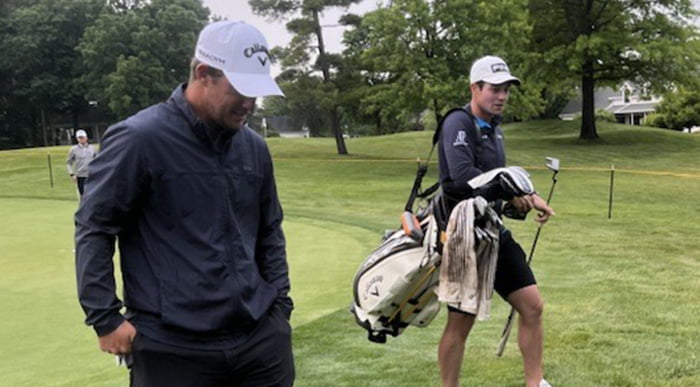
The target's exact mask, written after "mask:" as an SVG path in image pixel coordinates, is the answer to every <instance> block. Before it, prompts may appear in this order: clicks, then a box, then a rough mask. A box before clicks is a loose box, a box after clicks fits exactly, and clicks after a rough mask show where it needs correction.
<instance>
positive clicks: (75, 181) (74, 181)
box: [70, 175, 78, 183]
mask: <svg viewBox="0 0 700 387" xmlns="http://www.w3.org/2000/svg"><path fill="white" fill-rule="evenodd" d="M70 179H71V180H73V183H77V182H78V177H77V176H75V175H71V176H70Z"/></svg>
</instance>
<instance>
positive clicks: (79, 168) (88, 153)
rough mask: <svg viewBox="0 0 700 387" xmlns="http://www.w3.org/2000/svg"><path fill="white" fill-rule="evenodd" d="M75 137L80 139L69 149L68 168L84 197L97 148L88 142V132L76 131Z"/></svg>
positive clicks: (81, 195) (80, 193)
mask: <svg viewBox="0 0 700 387" xmlns="http://www.w3.org/2000/svg"><path fill="white" fill-rule="evenodd" d="M75 138H76V140H78V143H77V144H76V145H73V146H72V147H71V148H70V151H68V158H67V159H66V169H68V174H69V175H70V178H71V179H72V180H73V182H74V183H76V184H77V185H78V193H79V195H80V198H82V197H83V191H84V189H85V180H86V179H87V176H88V164H90V162H91V161H92V159H94V158H95V155H97V152H95V148H94V147H93V146H92V145H90V144H89V143H88V136H87V133H86V132H85V131H84V130H82V129H80V130H78V131H76V132H75Z"/></svg>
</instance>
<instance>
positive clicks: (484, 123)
mask: <svg viewBox="0 0 700 387" xmlns="http://www.w3.org/2000/svg"><path fill="white" fill-rule="evenodd" d="M464 109H465V110H466V111H467V112H469V115H470V116H472V117H474V119H475V120H476V123H477V125H479V127H480V128H482V129H486V128H495V127H497V126H498V125H500V124H501V122H502V121H503V116H500V115H495V116H493V117H492V118H491V122H488V121H485V120H482V119H481V118H479V117H477V116H475V115H474V113H472V106H471V104H469V103H468V104H467V105H466V106H465V107H464Z"/></svg>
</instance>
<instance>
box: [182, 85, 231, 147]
mask: <svg viewBox="0 0 700 387" xmlns="http://www.w3.org/2000/svg"><path fill="white" fill-rule="evenodd" d="M186 88H187V84H186V83H182V84H180V85H178V87H177V88H175V90H174V91H173V93H172V94H171V95H170V100H169V102H172V103H173V104H174V105H175V106H176V107H177V108H178V110H180V111H181V112H182V114H183V116H184V117H185V119H186V120H187V123H188V124H189V127H190V128H191V129H192V132H194V134H195V136H197V138H199V139H200V140H202V141H204V142H206V143H208V144H210V145H211V146H212V147H213V149H214V150H217V151H220V150H223V149H226V148H227V146H228V144H230V141H231V137H233V136H234V135H235V134H236V133H237V132H238V130H221V129H215V128H212V127H211V126H209V125H207V124H205V123H204V122H202V121H201V120H200V119H199V118H197V115H196V114H195V113H194V110H192V106H190V104H189V102H187V99H185V89H186ZM240 130H243V129H242V128H241V129H240Z"/></svg>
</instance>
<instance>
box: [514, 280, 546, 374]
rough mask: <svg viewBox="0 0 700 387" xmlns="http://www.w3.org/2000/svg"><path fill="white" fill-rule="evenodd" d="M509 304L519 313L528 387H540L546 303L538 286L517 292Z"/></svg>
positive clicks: (520, 341) (519, 342)
mask: <svg viewBox="0 0 700 387" xmlns="http://www.w3.org/2000/svg"><path fill="white" fill-rule="evenodd" d="M508 302H509V303H510V304H511V305H513V307H514V308H515V310H516V311H518V315H519V319H518V345H519V346H520V352H522V355H523V368H524V370H525V382H526V385H527V387H538V386H539V384H540V381H541V380H542V375H543V372H542V352H543V342H544V334H543V328H542V311H543V309H544V301H543V300H542V296H541V295H540V291H539V289H538V288H537V285H530V286H527V287H524V288H522V289H519V290H516V291H514V292H513V293H511V294H510V295H509V296H508Z"/></svg>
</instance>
